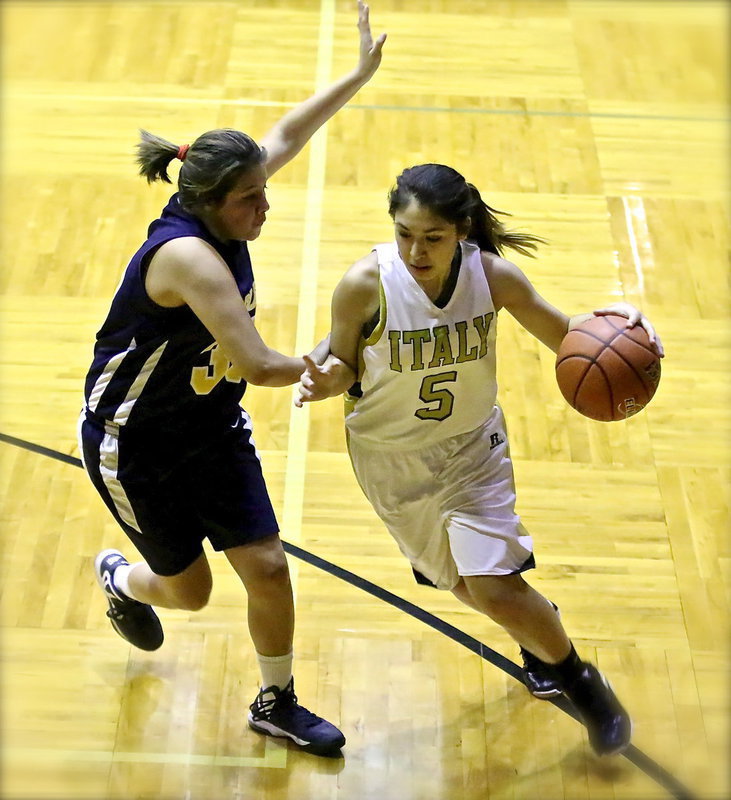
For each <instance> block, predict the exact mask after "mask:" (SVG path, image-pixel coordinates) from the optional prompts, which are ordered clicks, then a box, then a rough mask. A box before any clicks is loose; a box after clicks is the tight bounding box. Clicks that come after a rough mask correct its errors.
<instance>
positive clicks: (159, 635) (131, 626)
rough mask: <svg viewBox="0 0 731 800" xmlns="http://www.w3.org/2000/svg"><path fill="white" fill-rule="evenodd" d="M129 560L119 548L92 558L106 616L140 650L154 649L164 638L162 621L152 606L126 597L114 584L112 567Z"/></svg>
mask: <svg viewBox="0 0 731 800" xmlns="http://www.w3.org/2000/svg"><path fill="white" fill-rule="evenodd" d="M122 564H129V561H127V559H126V558H125V557H124V556H123V555H122V554H121V553H120V552H119V550H102V551H101V553H99V555H97V557H96V559H95V561H94V572H95V573H96V579H97V581H98V582H99V586H100V587H101V589H102V591H103V592H104V596H105V597H106V598H107V602H108V603H109V609H108V611H107V616H108V617H109V621H110V622H111V623H112V627H113V628H114V630H115V631H117V633H118V634H119V635H120V636H121V637H122V638H123V639H126V640H127V641H128V642H129V643H130V644H133V645H134V646H135V647H139V648H140V650H157V648H158V647H160V645H161V644H162V642H163V639H164V635H163V632H162V625H161V624H160V620H159V619H158V616H157V614H156V613H155V612H154V611H153V610H152V606H148V605H146V604H145V603H140V602H138V601H137V600H133V599H132V598H131V597H127V595H126V594H124V593H123V592H122V591H121V590H120V589H118V588H117V587H116V586H115V584H114V571H115V570H116V569H117V567H119V566H121V565H122Z"/></svg>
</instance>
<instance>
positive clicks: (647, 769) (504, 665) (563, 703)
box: [0, 432, 698, 800]
mask: <svg viewBox="0 0 731 800" xmlns="http://www.w3.org/2000/svg"><path fill="white" fill-rule="evenodd" d="M0 442H5V443H6V444H11V445H14V446H15V447H20V448H22V449H24V450H29V451H31V452H33V453H37V454H39V455H44V456H47V457H49V458H52V459H55V460H56V461H62V462H64V463H65V464H71V465H73V466H76V467H82V464H81V459H79V458H75V457H74V456H70V455H66V454H64V453H60V452H58V451H57V450H53V449H51V448H50V447H44V446H43V445H39V444H34V443H33V442H28V441H26V440H25V439H18V438H16V437H15V436H9V435H8V434H5V433H1V432H0ZM282 544H283V546H284V549H285V551H286V552H287V553H289V554H290V555H292V556H294V557H295V558H298V559H300V560H301V561H304V562H305V563H307V564H310V566H313V567H316V568H317V569H321V570H323V571H324V572H327V573H328V574H329V575H332V576H333V577H335V578H339V579H340V580H342V581H345V582H346V583H349V584H350V585H351V586H354V587H355V588H357V589H361V590H363V591H364V592H367V593H368V594H371V595H373V596H374V597H376V598H378V599H379V600H382V601H384V602H385V603H388V604H389V605H392V606H394V607H395V608H397V609H398V610H399V611H403V612H404V613H405V614H408V615H409V616H411V617H414V618H415V619H417V620H419V621H420V622H423V623H424V624H426V625H429V626H430V627H431V628H433V629H434V630H436V631H438V632H439V633H442V634H443V635H444V636H447V637H448V638H450V639H452V640H453V641H455V642H457V643H458V644H461V645H462V646H463V647H466V648H467V649H468V650H470V651H472V652H473V653H476V654H477V655H479V656H480V658H483V659H484V660H485V661H487V662H489V663H490V664H492V665H493V666H495V667H497V668H498V669H501V670H502V671H503V672H505V673H507V674H508V675H510V676H511V677H512V678H515V680H517V681H518V682H520V683H522V679H521V670H520V667H519V666H518V665H517V664H515V663H514V662H512V661H510V659H508V658H505V656H502V655H500V653H497V652H496V651H495V650H493V649H492V648H490V647H488V646H487V645H486V644H483V643H482V642H480V641H479V640H478V639H475V638H474V637H473V636H470V635H469V634H468V633H465V632H464V631H462V630H460V629H459V628H456V627H455V626H454V625H451V624H450V623H448V622H446V621H445V620H443V619H441V618H440V617H437V616H435V615H434V614H432V613H430V612H429V611H426V610H424V609H423V608H421V607H420V606H417V605H414V604H413V603H411V602H410V601H408V600H406V599H404V598H403V597H400V596H399V595H397V594H393V592H389V591H388V589H383V588H382V587H380V586H378V585H377V584H375V583H372V582H371V581H369V580H367V579H366V578H361V577H360V575H356V574H355V573H354V572H350V571H349V570H347V569H344V568H343V567H339V566H338V565H337V564H333V563H332V562H331V561H326V560H325V559H324V558H320V556H317V555H315V554H314V553H310V552H309V551H308V550H304V549H303V548H301V547H299V546H297V545H294V544H291V543H289V542H286V541H284V540H282ZM541 702H544V703H552V704H553V705H554V706H556V707H557V708H559V709H561V711H563V712H564V713H566V714H568V715H569V716H570V717H573V718H574V719H575V720H578V716H577V714H576V712H575V711H574V709H573V707H572V705H571V704H570V703H569V701H568V700H566V698H564V697H563V696H559V697H555V698H549V699H547V700H543V701H541ZM622 756H623V757H624V758H626V759H627V760H628V761H630V762H631V763H632V764H634V765H635V766H636V767H637V768H638V769H640V770H642V771H643V772H644V773H645V774H646V775H647V776H648V777H649V778H651V779H652V780H654V781H655V782H656V783H657V784H658V785H659V786H661V787H662V788H663V789H665V790H666V791H667V792H668V793H669V794H670V796H671V797H674V798H675V800H698V799H697V798H696V796H695V795H693V794H692V793H691V792H690V790H689V789H687V788H686V787H685V786H684V785H683V784H682V783H681V782H680V781H679V780H677V778H675V777H674V776H673V775H671V774H670V773H669V772H668V771H667V770H666V769H665V768H664V767H662V766H660V764H658V763H657V762H655V761H654V760H653V759H652V758H650V757H649V756H648V755H646V754H645V753H643V752H642V751H641V750H639V749H638V748H637V747H635V745H630V746H629V747H628V748H627V750H625V751H624V753H622Z"/></svg>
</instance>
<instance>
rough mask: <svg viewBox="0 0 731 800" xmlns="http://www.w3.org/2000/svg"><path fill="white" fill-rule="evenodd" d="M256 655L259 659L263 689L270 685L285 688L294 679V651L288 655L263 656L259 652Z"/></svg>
mask: <svg viewBox="0 0 731 800" xmlns="http://www.w3.org/2000/svg"><path fill="white" fill-rule="evenodd" d="M256 657H257V658H258V659H259V669H260V670H261V682H262V689H268V688H269V687H270V686H276V687H277V689H284V688H285V687H286V685H287V684H288V683H289V682H290V680H291V679H292V661H293V660H294V653H287V655H286V656H262V655H260V654H259V653H257V654H256Z"/></svg>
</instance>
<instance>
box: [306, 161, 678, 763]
mask: <svg viewBox="0 0 731 800" xmlns="http://www.w3.org/2000/svg"><path fill="white" fill-rule="evenodd" d="M389 213H390V214H391V217H392V218H393V220H394V224H395V234H396V240H395V242H392V243H389V244H383V245H378V246H377V247H376V248H374V249H373V250H372V251H371V252H370V253H369V254H368V255H367V256H365V257H364V258H362V259H361V260H360V261H358V262H356V263H355V264H354V265H353V266H352V267H351V268H350V270H348V272H347V273H346V275H345V276H344V277H343V279H342V280H341V282H340V283H339V285H338V286H337V288H336V289H335V293H334V295H333V301H332V329H331V334H330V348H331V351H332V354H333V355H332V356H331V357H329V359H328V360H327V361H326V362H325V363H324V364H322V365H318V364H316V363H314V361H313V360H312V359H309V358H308V359H306V361H307V370H306V371H305V372H304V374H303V375H302V379H301V383H300V387H299V397H298V400H297V401H296V403H297V405H302V403H304V402H310V401H313V400H322V399H324V398H325V397H330V396H333V395H335V394H340V393H342V392H345V391H348V394H347V396H346V419H345V424H346V431H347V440H348V452H349V454H350V458H351V461H352V464H353V469H354V471H355V475H356V477H357V479H358V483H359V484H360V486H361V488H362V489H363V491H364V493H365V495H366V496H367V497H368V499H369V501H370V502H371V504H372V505H373V508H374V510H375V511H376V513H377V514H378V515H379V516H380V518H381V519H382V520H383V522H384V523H385V525H386V527H387V528H388V530H389V532H390V533H391V534H392V536H393V537H394V538H395V540H396V541H397V543H398V545H399V548H400V549H401V551H402V552H403V554H404V555H405V556H406V558H408V559H409V561H410V562H411V565H412V567H413V570H414V573H415V576H416V579H417V580H418V581H419V582H420V583H425V584H431V585H434V586H436V587H438V588H440V589H446V590H450V591H452V592H453V593H454V594H455V595H456V596H457V597H458V598H459V599H460V600H461V601H462V602H464V603H466V604H467V605H469V606H471V607H473V608H475V609H476V610H478V611H480V612H482V613H484V614H486V615H487V616H489V617H491V618H492V619H493V620H494V621H495V622H497V623H498V624H500V625H502V626H503V627H504V628H505V630H506V631H507V632H508V633H509V634H510V635H511V636H512V637H513V638H514V639H515V640H516V641H517V643H518V644H519V645H520V648H521V655H522V657H523V662H524V669H523V676H524V680H525V683H526V686H527V687H528V689H529V691H530V692H531V693H532V694H533V695H535V696H536V697H551V696H553V695H556V694H559V693H561V692H563V693H565V694H566V696H567V697H569V698H570V699H571V701H572V702H573V703H574V705H575V706H576V708H577V710H578V711H579V713H580V715H581V717H582V719H583V720H584V722H585V724H586V726H587V729H588V732H589V740H590V742H591V745H592V747H593V748H594V749H595V751H596V752H597V753H599V754H602V755H605V754H606V755H608V754H612V753H619V752H621V751H622V750H624V749H625V748H626V747H627V746H628V745H629V742H630V736H631V722H630V718H629V716H628V714H627V712H626V711H625V709H624V708H623V707H622V705H621V704H620V702H619V700H618V699H617V697H616V696H615V694H614V692H613V691H612V689H611V688H610V687H609V685H608V684H607V682H606V680H605V679H604V677H603V676H602V675H601V673H600V672H599V671H598V670H597V669H596V667H594V666H593V665H592V664H589V663H587V662H584V661H582V660H581V659H580V658H579V657H578V655H577V653H576V651H575V650H574V647H573V645H572V643H571V641H570V640H569V638H568V636H567V635H566V632H565V630H564V628H563V626H562V624H561V621H560V618H559V615H558V613H557V612H558V609H557V608H556V606H555V605H554V604H553V603H551V602H550V601H548V600H547V599H546V598H545V597H543V596H542V595H540V594H539V593H538V592H536V591H535V590H534V589H533V588H531V587H530V585H529V584H528V583H527V582H526V581H525V580H524V578H523V577H522V573H523V572H525V571H526V570H529V569H531V568H532V567H534V566H535V562H534V559H533V543H532V540H531V537H530V535H529V534H528V532H527V531H526V530H525V528H524V527H523V526H522V524H521V523H520V519H519V517H518V516H517V514H516V513H515V488H514V482H513V469H512V463H511V461H510V454H509V450H508V438H507V434H506V429H505V422H504V419H503V415H502V412H501V410H500V407H499V406H498V405H497V403H496V395H497V381H496V365H495V337H496V319H495V318H496V316H497V314H498V312H499V311H500V310H501V309H506V310H507V311H508V312H510V314H511V315H512V316H514V317H515V318H516V319H517V320H518V322H520V323H521V324H522V325H523V326H524V327H525V328H526V329H527V330H528V331H530V333H532V334H533V335H534V336H536V337H537V338H538V339H539V340H540V341H542V342H543V343H544V344H546V345H547V346H548V347H550V348H551V349H552V350H553V351H554V352H555V351H557V350H558V347H559V345H560V343H561V340H562V339H563V337H564V335H565V334H566V332H567V331H568V330H569V328H572V327H574V326H576V325H578V324H580V323H581V322H583V321H584V320H586V319H588V318H590V317H591V316H592V315H591V314H580V315H577V316H574V317H571V318H569V317H568V316H566V315H565V314H563V313H562V312H560V311H559V310H558V309H556V308H554V307H553V306H551V305H550V304H549V303H547V302H546V301H545V300H544V299H543V298H542V297H541V296H540V295H539V294H538V293H537V292H536V291H535V289H534V288H533V286H532V285H531V283H530V282H529V281H528V279H527V278H526V276H525V275H524V274H523V272H521V270H520V269H518V267H517V266H516V265H515V264H513V263H511V262H509V261H507V260H506V259H504V258H502V257H501V253H502V252H503V250H504V249H505V248H506V247H510V248H513V249H515V250H517V251H519V252H522V253H524V254H527V255H530V254H531V253H530V250H531V249H534V248H535V246H536V244H537V243H538V242H540V241H542V240H540V239H539V238H538V237H535V236H531V235H529V234H518V233H511V232H508V231H506V230H505V228H504V227H503V225H502V223H501V222H500V221H499V219H498V217H497V216H496V213H499V212H495V211H494V209H491V208H490V207H489V206H487V205H486V204H485V203H484V202H483V201H482V198H481V197H480V194H479V192H478V191H477V189H476V188H475V187H474V186H472V185H471V184H468V183H467V182H466V181H465V179H464V178H463V177H462V175H460V174H459V173H458V172H456V171H455V170H453V169H451V168H450V167H446V166H443V165H440V164H424V165H421V166H417V167H412V168H411V169H407V170H405V171H404V172H403V173H402V174H401V175H400V176H399V178H398V179H397V182H396V186H395V187H394V188H393V189H392V191H391V194H390V197H389ZM609 313H612V314H620V315H622V316H625V317H627V325H628V327H629V326H633V325H642V326H643V327H644V328H645V329H646V331H647V333H648V334H649V337H650V341H651V342H652V343H653V346H654V347H655V349H656V350H657V352H658V354H659V355H662V345H661V344H660V340H659V338H658V337H657V336H656V334H655V331H654V329H653V327H652V325H651V324H650V322H649V321H648V320H647V318H646V317H644V316H643V315H642V314H641V313H640V312H639V311H638V310H637V309H636V308H634V306H631V305H630V304H628V303H616V304H614V305H612V306H610V307H607V308H604V309H601V310H599V311H595V312H594V314H609ZM356 381H357V382H356Z"/></svg>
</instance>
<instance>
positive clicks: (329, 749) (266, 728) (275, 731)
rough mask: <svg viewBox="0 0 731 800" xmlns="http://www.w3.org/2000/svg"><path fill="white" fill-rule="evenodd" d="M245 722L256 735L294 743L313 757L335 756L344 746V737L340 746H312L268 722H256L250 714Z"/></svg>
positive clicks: (310, 743)
mask: <svg viewBox="0 0 731 800" xmlns="http://www.w3.org/2000/svg"><path fill="white" fill-rule="evenodd" d="M246 721H247V722H248V724H249V727H250V728H251V730H253V731H256V732H257V733H263V734H264V735H265V736H275V737H276V738H278V739H289V740H290V741H292V742H294V743H295V744H296V745H297V746H298V747H299V748H300V749H301V750H304V751H305V752H307V753H312V754H313V755H316V756H331V755H337V754H338V753H339V752H340V750H341V749H342V747H343V746H344V745H345V737H344V736H343V741H342V743H341V744H330V745H318V744H313V743H312V742H308V741H306V740H305V739H299V738H298V737H297V736H295V735H294V734H292V733H288V732H287V731H285V730H283V729H282V728H277V726H276V725H272V724H271V723H270V722H266V721H265V720H262V721H261V722H257V721H255V720H253V719H252V718H251V714H249V716H248V718H247V720H246Z"/></svg>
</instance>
